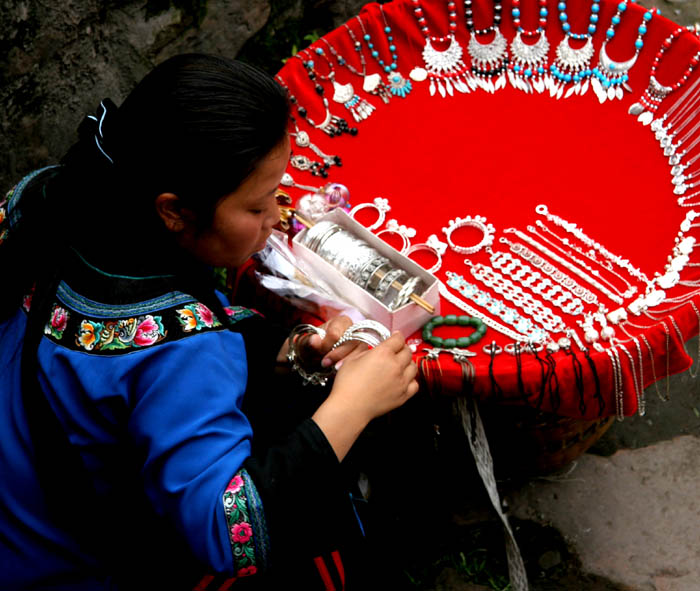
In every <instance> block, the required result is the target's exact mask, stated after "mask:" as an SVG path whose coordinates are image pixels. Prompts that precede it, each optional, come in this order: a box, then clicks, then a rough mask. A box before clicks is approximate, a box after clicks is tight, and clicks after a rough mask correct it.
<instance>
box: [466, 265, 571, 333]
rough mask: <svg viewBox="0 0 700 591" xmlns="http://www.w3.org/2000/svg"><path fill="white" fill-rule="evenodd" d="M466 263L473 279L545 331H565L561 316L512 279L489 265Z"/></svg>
mask: <svg viewBox="0 0 700 591" xmlns="http://www.w3.org/2000/svg"><path fill="white" fill-rule="evenodd" d="M464 262H465V264H466V265H467V266H468V267H469V271H470V273H471V274H472V276H473V277H475V278H476V279H479V280H480V281H482V282H483V283H484V284H485V285H486V286H487V287H490V288H491V289H492V290H493V291H495V292H496V293H497V294H500V295H502V296H503V297H504V298H505V299H506V300H508V301H509V302H512V303H513V304H515V305H516V306H517V307H518V308H521V309H523V310H524V311H525V312H526V313H527V314H529V315H530V316H532V317H533V318H534V319H535V320H536V321H537V322H538V323H539V324H540V325H542V326H543V327H544V329H545V330H547V331H548V332H561V331H563V330H564V328H565V327H564V321H563V320H562V319H561V316H558V315H556V314H554V312H552V310H551V309H550V308H548V307H547V306H545V305H544V304H542V302H540V301H538V300H536V299H535V298H533V297H532V296H531V295H530V294H529V293H526V292H525V291H523V289H522V288H521V287H520V286H518V285H515V284H514V283H513V282H512V281H511V280H510V279H507V278H506V277H504V276H503V275H501V274H500V273H499V272H498V271H494V270H493V269H492V268H491V267H489V266H488V265H482V264H481V263H477V264H474V263H472V262H471V261H470V260H469V259H464Z"/></svg>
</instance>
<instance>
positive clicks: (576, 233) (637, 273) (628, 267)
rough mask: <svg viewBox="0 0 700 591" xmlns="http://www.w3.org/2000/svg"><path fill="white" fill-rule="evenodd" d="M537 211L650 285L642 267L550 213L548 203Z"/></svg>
mask: <svg viewBox="0 0 700 591" xmlns="http://www.w3.org/2000/svg"><path fill="white" fill-rule="evenodd" d="M535 212H537V213H538V214H540V215H541V216H544V217H546V218H547V219H548V220H549V221H550V222H552V223H554V224H555V225H557V226H559V227H561V228H564V229H565V230H566V231H567V232H569V233H570V234H573V235H574V236H576V238H578V239H579V240H580V241H581V242H583V243H584V244H585V245H586V246H590V247H591V248H593V249H595V250H597V251H598V252H599V253H600V254H602V255H603V256H604V257H605V258H606V259H608V260H610V261H612V262H613V263H615V264H616V265H617V266H618V267H621V268H622V269H624V270H625V271H627V272H628V273H629V274H630V275H631V276H632V277H634V278H636V279H639V280H640V281H642V282H644V284H645V285H647V286H648V285H649V284H650V283H651V282H650V281H649V278H648V277H647V276H646V275H645V274H644V273H643V272H642V271H641V270H640V269H637V268H636V267H634V266H633V265H632V264H631V263H630V262H629V261H628V260H627V259H623V258H622V257H621V256H618V255H616V254H613V253H611V252H610V251H609V250H608V249H607V248H605V247H604V246H603V245H602V244H599V243H598V242H596V241H595V240H593V239H592V238H589V237H588V236H587V235H586V234H585V233H584V232H583V231H582V230H581V229H580V228H579V227H577V226H576V224H574V223H572V222H567V221H566V220H565V219H563V218H560V217H559V216H556V215H554V214H552V213H550V212H549V210H548V209H547V206H546V205H544V204H541V205H538V206H537V207H535Z"/></svg>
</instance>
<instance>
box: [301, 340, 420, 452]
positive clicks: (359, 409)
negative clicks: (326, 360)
mask: <svg viewBox="0 0 700 591" xmlns="http://www.w3.org/2000/svg"><path fill="white" fill-rule="evenodd" d="M417 373H418V370H417V368H416V365H415V364H414V363H413V361H412V354H411V350H410V349H409V348H408V346H407V345H406V342H405V340H404V338H403V336H402V335H401V333H398V332H395V333H394V334H393V335H392V336H391V337H390V338H389V339H387V340H386V341H384V342H383V343H381V344H379V345H378V346H377V347H375V348H374V349H372V350H370V351H362V352H354V353H353V354H352V355H349V356H348V357H346V358H345V359H344V361H343V364H342V367H341V368H340V369H339V370H338V374H337V375H336V377H335V381H334V384H333V388H332V389H331V392H330V394H329V396H328V398H327V399H326V400H325V401H324V402H323V404H322V405H321V406H320V407H319V408H318V410H317V411H316V413H314V416H313V417H312V418H313V419H314V421H315V422H316V424H317V425H318V426H319V427H320V428H321V430H322V431H323V432H324V434H325V435H326V438H327V439H328V441H329V442H330V444H331V446H332V447H333V449H334V451H335V453H336V455H337V456H338V459H340V460H342V459H343V457H345V454H346V453H347V452H348V451H349V450H350V447H352V444H353V443H354V442H355V440H356V439H357V437H358V436H359V435H360V433H361V432H362V430H363V429H364V428H365V427H366V426H367V424H368V423H369V422H370V421H371V420H372V419H374V418H376V417H379V416H381V415H383V414H385V413H387V412H389V411H390V410H393V409H395V408H397V407H399V406H401V405H402V404H404V402H406V401H407V400H408V399H409V398H411V397H412V396H413V395H414V394H415V393H416V392H417V391H418V382H417V381H416V379H415V378H416V374H417Z"/></svg>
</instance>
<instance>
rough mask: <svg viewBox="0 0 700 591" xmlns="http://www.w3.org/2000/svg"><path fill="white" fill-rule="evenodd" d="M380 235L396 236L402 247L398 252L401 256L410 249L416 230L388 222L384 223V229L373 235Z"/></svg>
mask: <svg viewBox="0 0 700 591" xmlns="http://www.w3.org/2000/svg"><path fill="white" fill-rule="evenodd" d="M382 234H398V235H399V236H400V237H401V240H402V242H403V246H402V247H401V250H399V252H400V253H401V254H406V251H407V250H408V249H409V248H410V247H411V238H413V237H414V236H415V235H416V230H415V229H414V228H409V227H408V226H404V225H400V224H399V222H397V221H396V220H389V221H388V222H387V223H386V228H384V229H383V230H381V231H379V232H377V233H376V234H375V235H376V236H377V237H379V236H381V235H382Z"/></svg>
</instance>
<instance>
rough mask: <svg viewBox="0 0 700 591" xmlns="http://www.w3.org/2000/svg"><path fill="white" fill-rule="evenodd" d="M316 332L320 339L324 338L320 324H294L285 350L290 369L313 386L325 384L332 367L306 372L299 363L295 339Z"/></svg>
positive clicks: (332, 370)
mask: <svg viewBox="0 0 700 591" xmlns="http://www.w3.org/2000/svg"><path fill="white" fill-rule="evenodd" d="M310 334H317V335H319V336H320V337H321V339H324V338H326V331H325V330H323V329H322V328H321V327H320V326H314V325H313V324H299V325H298V326H295V327H294V329H293V330H292V332H291V334H290V335H289V351H288V352H287V361H289V363H291V365H292V369H293V370H294V371H296V372H297V373H298V374H299V375H300V376H301V377H302V379H303V380H304V385H305V386H306V385H308V384H313V385H315V386H325V385H326V383H327V382H328V378H329V377H330V376H331V375H332V374H333V372H334V369H333V368H329V369H327V370H324V371H315V372H307V371H306V370H305V369H304V368H303V367H302V366H301V365H300V363H299V362H300V361H301V359H300V358H299V351H297V341H298V340H299V339H300V338H302V337H304V336H307V335H310Z"/></svg>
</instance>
